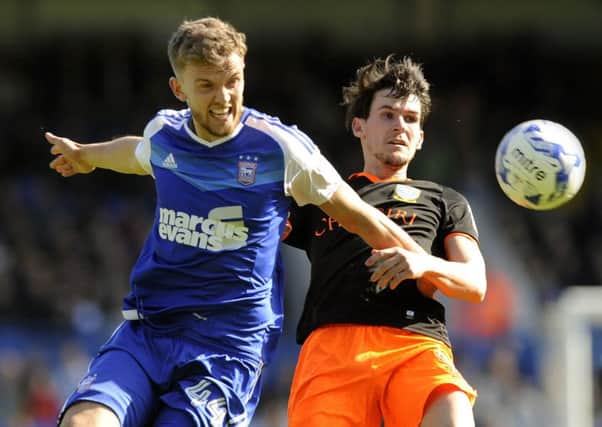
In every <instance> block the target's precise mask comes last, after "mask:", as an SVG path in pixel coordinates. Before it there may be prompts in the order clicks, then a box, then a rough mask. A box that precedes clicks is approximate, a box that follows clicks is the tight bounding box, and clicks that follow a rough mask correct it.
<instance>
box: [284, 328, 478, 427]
mask: <svg viewBox="0 0 602 427" xmlns="http://www.w3.org/2000/svg"><path fill="white" fill-rule="evenodd" d="M440 386H451V387H452V388H457V389H459V390H461V391H463V392H464V393H465V394H466V395H467V396H468V398H469V399H470V402H471V404H473V405H474V401H475V399H476V395H477V393H476V390H475V389H473V388H472V387H471V386H470V385H469V384H468V383H467V382H466V380H465V379H464V377H462V375H461V374H460V372H459V371H458V370H457V369H456V368H455V366H454V363H453V355H452V352H451V349H450V348H449V347H448V346H447V345H445V344H443V343H442V342H440V341H438V340H436V339H433V338H430V337H427V336H424V335H420V334H416V333H413V332H409V331H406V330H403V329H398V328H390V327H383V326H361V325H332V326H326V327H322V328H319V329H317V330H315V331H314V332H312V334H311V335H310V336H309V338H308V339H307V341H306V342H305V343H304V344H303V347H302V348H301V354H300V355H299V361H298V363H297V368H296V370H295V376H294V378H293V384H292V386H291V394H290V397H289V403H288V418H289V427H297V426H299V427H301V426H303V427H314V426H315V427H317V426H320V427H323V426H327V427H342V426H345V427H349V426H362V427H380V426H381V422H382V420H383V419H384V420H385V423H386V425H387V427H402V426H403V427H417V426H418V425H419V424H420V421H421V420H422V416H423V413H424V410H425V404H426V403H427V401H428V400H429V397H430V396H431V393H433V392H434V391H435V390H436V389H438V388H439V387H440ZM439 390H443V388H441V389H439ZM445 390H449V388H448V387H445Z"/></svg>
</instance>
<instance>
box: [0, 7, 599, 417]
mask: <svg viewBox="0 0 602 427" xmlns="http://www.w3.org/2000/svg"><path fill="white" fill-rule="evenodd" d="M496 4H497V6H496ZM202 15H216V16H219V17H221V18H223V19H226V20H229V21H231V22H232V23H233V24H235V25H236V26H237V27H238V28H239V29H240V30H242V31H245V32H246V33H247V35H248V42H249V46H250V50H249V54H248V60H247V89H246V104H248V105H251V106H254V107H257V108H259V109H261V110H264V111H266V112H270V113H273V114H275V115H278V116H280V117H281V118H282V119H283V120H284V121H286V122H289V123H296V124H298V125H299V126H300V127H301V128H302V129H304V130H305V131H306V132H308V133H309V134H310V135H311V136H312V137H313V138H314V140H315V141H316V142H317V143H318V144H319V145H320V147H321V149H322V150H323V152H324V153H325V154H326V156H327V157H329V158H330V159H331V160H332V161H333V163H334V164H335V165H336V166H337V167H338V168H339V170H340V171H341V173H342V174H348V173H351V172H354V171H356V170H357V169H358V168H359V167H360V166H361V163H360V162H361V156H360V150H359V144H358V143H357V142H356V141H355V140H354V139H353V138H352V137H351V136H350V135H349V134H347V133H346V132H345V130H344V127H343V111H342V109H341V108H340V107H339V106H338V104H339V101H340V88H341V86H342V85H344V84H346V83H347V82H348V80H349V79H350V78H351V77H352V74H351V73H352V72H353V70H354V69H355V68H356V67H357V66H359V65H362V64H363V63H365V62H366V61H367V59H369V58H373V57H376V56H381V55H385V54H387V53H389V52H395V53H398V54H400V55H403V54H409V55H412V56H413V57H414V58H415V59H416V60H418V61H419V62H421V63H423V64H424V69H425V73H426V75H427V77H428V78H429V80H430V81H431V82H432V85H433V87H432V93H433V97H434V111H433V114H432V116H431V118H430V120H429V122H428V123H427V125H426V129H425V131H426V141H425V149H424V151H423V152H422V153H419V154H418V158H417V160H416V162H415V164H414V165H413V166H412V168H411V170H410V173H411V175H413V176H416V177H418V176H419V177H425V178H430V179H433V180H438V181H441V182H444V183H446V184H449V185H451V186H454V187H456V188H458V189H460V190H461V191H463V192H464V193H465V194H466V195H467V196H468V198H469V199H470V200H471V202H472V204H473V209H474V211H475V215H476V217H477V223H478V226H479V228H480V231H481V240H482V246H483V251H484V253H485V256H486V260H487V264H488V270H489V273H488V274H489V276H490V277H489V283H490V290H489V294H488V297H487V299H486V302H485V303H484V304H482V305H479V306H472V305H466V304H458V303H452V302H448V307H449V318H450V327H451V330H452V339H453V341H454V344H455V350H456V355H457V359H458V360H457V361H458V365H459V367H460V369H461V370H462V371H463V372H464V373H465V376H466V377H467V378H468V380H469V381H470V382H472V383H473V384H474V385H475V386H477V388H478V389H479V392H480V396H481V397H480V399H479V400H478V403H477V406H476V408H475V412H476V414H477V423H478V426H480V427H495V426H498V425H504V426H517V427H518V426H553V425H555V424H554V421H553V420H554V419H555V418H554V415H555V410H556V409H557V408H555V405H554V402H552V401H551V399H550V396H549V395H548V394H547V392H546V389H545V387H544V383H545V381H544V380H545V378H544V375H545V373H544V370H543V364H544V362H545V357H546V355H547V354H549V353H550V349H549V348H546V343H545V339H544V338H545V337H544V335H545V332H544V331H545V329H546V328H545V317H544V315H543V313H544V312H545V311H546V310H547V309H548V308H549V307H553V304H554V302H555V301H556V300H557V299H558V297H559V296H560V295H562V293H563V290H564V289H565V288H566V287H567V286H574V285H583V286H596V285H599V284H601V283H602V250H601V248H600V242H601V241H602V226H601V222H602V213H601V212H602V185H601V184H602V182H601V179H602V177H601V172H600V164H601V160H602V159H601V155H602V153H601V148H602V144H601V143H602V120H601V117H600V114H601V113H600V100H601V99H602V84H601V83H600V76H602V54H601V52H602V26H601V25H600V23H601V22H602V2H600V1H599V0H589V1H588V0H573V1H569V0H557V1H555V2H547V1H539V0H534V1H518V0H516V1H505V2H479V1H476V0H475V1H469V0H413V1H395V0H372V1H371V2H369V5H367V4H366V3H365V2H360V1H347V2H336V1H333V0H323V1H320V2H318V1H308V2H299V4H297V5H296V6H295V5H289V4H286V5H285V4H283V3H282V2H276V1H267V0H264V1H257V2H255V1H254V2H236V1H232V0H221V1H217V0H215V1H192V0H188V1H176V0H174V1H172V2H164V1H159V0H153V1H142V0H127V1H116V0H105V1H103V2H91V1H75V0H4V1H3V2H2V3H1V4H0V36H1V38H0V56H1V58H2V60H1V62H0V140H1V141H2V156H0V197H1V200H2V203H1V206H0V396H2V398H1V399H0V427H30V426H32V427H33V426H36V427H38V426H51V425H54V416H55V414H56V411H57V410H58V406H59V405H60V404H61V403H62V401H63V399H64V397H65V396H66V394H67V393H68V392H69V391H70V390H71V389H72V388H73V387H74V386H75V384H76V382H77V380H78V379H79V378H80V377H81V375H82V373H83V372H84V370H85V368H86V365H87V362H88V360H89V357H90V356H91V355H92V354H93V351H95V349H96V348H97V346H98V345H99V344H100V343H101V342H103V341H104V339H105V338H106V337H107V336H108V334H110V332H111V331H112V329H113V328H114V327H115V326H116V325H117V324H118V323H119V321H120V318H119V307H120V302H121V298H122V297H123V295H124V294H125V292H126V291H127V286H128V284H127V283H128V275H129V269H130V267H131V265H132V263H133V262H134V260H135V258H136V256H137V254H138V251H139V248H140V246H141V244H142V241H143V239H144V237H145V234H146V232H147V231H148V228H149V227H150V224H151V220H152V208H153V197H154V194H153V185H152V182H151V180H150V179H148V178H141V177H134V176H130V177H123V176H119V175H117V174H112V173H110V172H103V171H97V172H95V173H94V174H92V175H89V176H80V177H76V178H72V179H69V180H64V179H62V178H61V177H59V176H58V175H55V174H53V173H51V171H50V170H49V169H48V166H47V164H48V162H49V161H50V159H51V157H50V155H49V154H48V147H47V144H46V143H45V141H44V139H43V132H44V131H45V130H52V131H53V132H56V133H57V134H59V135H67V136H70V137H73V138H74V139H79V140H83V141H95V140H99V139H106V138H110V137H112V136H117V135H123V134H128V133H135V134H138V133H140V132H141V130H142V128H143V126H144V125H145V123H146V121H147V120H148V119H149V118H150V117H152V115H153V114H154V112H155V111H156V110H157V108H159V107H175V108H178V107H179V104H178V103H177V102H176V100H175V99H174V98H173V96H172V95H171V93H170V91H169V88H168V86H167V79H168V77H169V75H170V69H169V65H168V62H167V59H166V53H165V50H166V48H165V46H166V39H167V37H168V36H169V34H170V32H171V31H172V30H173V29H174V28H175V26H176V25H177V24H178V22H179V21H180V20H181V19H182V18H183V17H189V18H195V17H198V16H202ZM531 118H547V119H551V120H556V121H558V122H561V123H563V124H565V125H566V126H568V127H569V128H571V129H572V130H573V131H574V132H575V133H576V134H577V135H578V136H579V137H580V139H581V140H582V142H583V145H584V148H585V151H586V156H587V161H588V171H587V175H586V182H585V185H584V187H583V189H582V191H581V193H580V194H579V195H578V196H577V197H576V198H575V199H574V200H573V201H572V202H571V203H570V204H569V205H568V206H566V207H563V208H561V209H559V210H556V211H553V212H543V213H541V212H540V213H536V212H530V211H527V210H525V209H522V208H519V207H517V206H515V205H513V204H512V203H511V202H510V201H509V200H507V199H506V198H505V197H504V196H503V195H502V194H501V191H500V190H499V189H498V187H497V184H496V182H495V177H494V174H493V158H494V152H495V148H496V146H497V143H498V142H499V140H500V138H501V137H502V135H503V134H504V133H505V132H506V131H507V130H508V129H510V128H511V127H512V126H514V125H515V124H517V123H518V122H520V121H523V120H526V119H531ZM284 251H285V256H286V260H287V267H288V269H289V273H291V272H292V274H289V275H288V277H289V281H288V283H287V295H286V308H287V323H286V330H285V334H284V337H283V339H282V341H281V344H280V347H279V353H278V354H279V356H278V360H277V362H276V363H275V364H274V365H273V366H272V367H271V368H269V370H268V377H267V384H266V389H265V393H264V398H263V401H262V403H261V405H260V408H259V413H258V416H257V418H256V420H255V421H254V422H253V426H254V427H281V426H285V425H286V417H285V410H286V400H287V391H288V386H289V384H290V379H291V375H292V369H293V367H294V362H295V360H296V355H297V351H298V346H297V345H296V344H295V343H294V340H293V335H294V327H295V323H296V321H297V319H298V316H299V313H300V309H301V304H302V301H303V297H304V292H305V287H306V279H307V271H306V268H307V263H306V260H305V259H304V256H303V255H302V254H300V253H298V252H296V251H294V250H290V249H286V248H285V249H284ZM601 305H602V302H601ZM592 335H593V337H594V346H593V355H592V358H593V361H594V371H593V372H592V376H593V378H594V379H595V381H594V390H592V393H594V402H595V408H594V410H595V412H596V414H599V413H601V412H602V402H601V398H600V393H599V389H600V387H602V344H601V341H602V333H601V332H600V330H599V329H596V328H594V329H593V330H592ZM585 392H588V391H587V390H586V391H585ZM599 418H600V416H599V415H598V416H597V419H598V421H597V423H596V425H602V421H600V419H599ZM584 427H585V426H584ZM588 427H589V426H588Z"/></svg>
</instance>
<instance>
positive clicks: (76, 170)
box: [44, 132, 148, 177]
mask: <svg viewBox="0 0 602 427" xmlns="http://www.w3.org/2000/svg"><path fill="white" fill-rule="evenodd" d="M44 136H45V137H46V140H47V141H48V143H49V144H50V145H52V147H51V148H50V153H52V154H54V155H55V156H56V157H55V158H54V159H53V160H52V161H51V162H50V168H51V169H54V170H56V171H57V172H58V173H59V174H61V175H62V176H64V177H69V176H73V175H77V174H86V173H90V172H92V171H94V169H96V168H101V169H110V170H113V171H115V172H121V173H128V174H136V175H148V172H147V171H146V170H145V169H144V168H143V167H142V166H141V165H140V163H139V162H138V159H137V158H136V147H137V146H138V143H140V141H141V140H142V138H141V137H139V136H124V137H121V138H116V139H113V140H111V141H107V142H99V143H94V144H80V143H78V142H75V141H73V140H71V139H69V138H62V137H59V136H56V135H54V134H52V133H50V132H46V133H45V134H44Z"/></svg>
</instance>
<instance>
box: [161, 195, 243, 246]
mask: <svg viewBox="0 0 602 427" xmlns="http://www.w3.org/2000/svg"><path fill="white" fill-rule="evenodd" d="M242 213H243V211H242V206H223V207H219V208H214V209H212V210H210V211H209V213H208V214H207V217H206V218H205V217H202V216H198V215H194V214H190V213H188V212H182V211H176V210H174V209H167V208H159V225H158V229H157V231H158V234H159V237H160V238H161V239H163V240H168V241H170V242H174V243H178V244H181V245H186V246H192V247H197V248H200V249H206V250H209V251H213V252H219V251H222V250H233V249H238V248H241V247H243V246H246V245H247V239H248V238H249V228H248V227H245V224H244V221H243V215H242Z"/></svg>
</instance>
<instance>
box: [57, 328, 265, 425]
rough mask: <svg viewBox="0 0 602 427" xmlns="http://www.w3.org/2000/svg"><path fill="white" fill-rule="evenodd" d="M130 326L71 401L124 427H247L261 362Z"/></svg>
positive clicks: (172, 332) (173, 332)
mask: <svg viewBox="0 0 602 427" xmlns="http://www.w3.org/2000/svg"><path fill="white" fill-rule="evenodd" d="M178 332H179V330H178V328H177V327H176V328H171V329H164V328H163V329H156V328H154V327H152V325H149V324H148V323H147V322H146V321H145V320H142V321H126V322H124V323H122V324H121V325H120V326H119V328H117V330H116V331H115V332H114V333H113V335H112V336H111V338H110V339H109V340H108V342H107V343H106V344H105V345H103V346H102V347H101V349H100V351H99V353H98V354H97V355H96V357H95V358H94V359H93V360H92V362H91V364H90V368H89V370H88V373H87V374H86V376H85V377H84V379H83V380H82V381H81V382H80V383H79V385H78V386H77V389H76V390H75V391H74V393H73V394H72V395H71V396H70V397H69V398H68V399H67V401H66V402H65V405H64V406H63V410H62V411H61V415H60V417H62V415H63V413H64V411H65V410H66V409H67V408H68V407H69V406H71V405H72V404H73V403H75V402H80V401H93V402H97V403H101V404H103V405H105V406H107V407H109V408H110V409H111V410H113V412H115V414H117V416H118V418H119V420H120V421H121V425H122V426H132V427H133V426H147V425H153V426H166V425H177V426H182V427H185V426H199V427H201V426H212V427H213V426H226V425H228V426H240V427H243V426H248V425H249V423H250V420H251V417H252V416H253V414H254V412H255V409H256V407H257V404H258V401H259V394H260V391H261V370H262V364H261V362H258V361H255V360H252V359H249V358H245V357H241V356H236V357H235V356H232V355H229V354H226V352H225V351H224V349H222V348H219V347H218V346H215V344H214V343H211V342H202V339H200V338H199V339H197V338H194V339H193V338H191V337H190V336H186V335H182V334H180V333H178Z"/></svg>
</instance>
